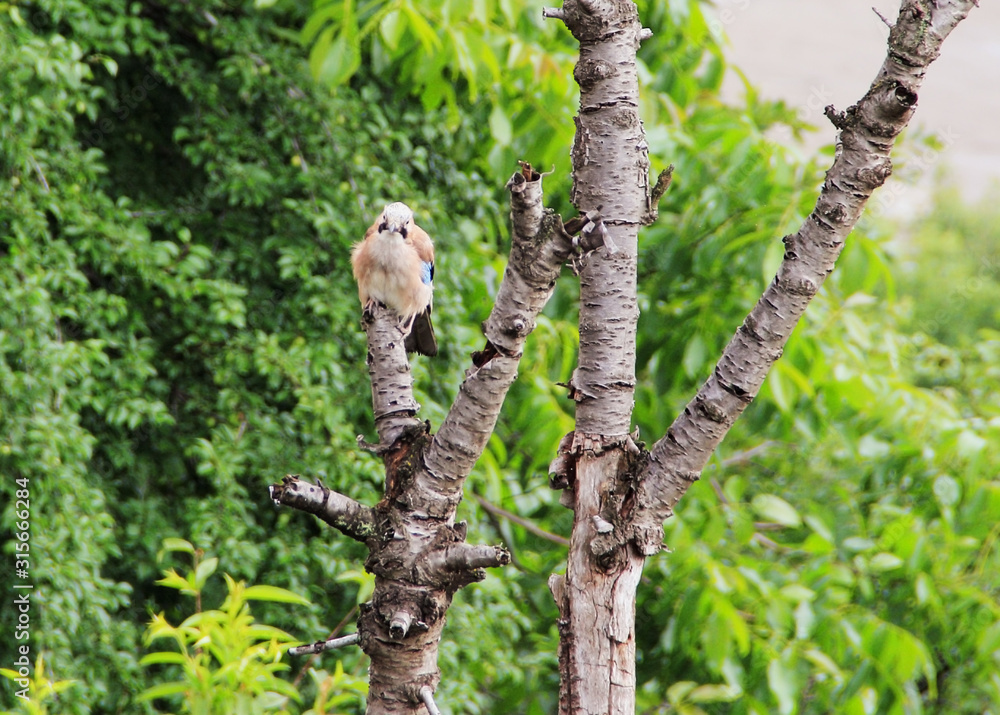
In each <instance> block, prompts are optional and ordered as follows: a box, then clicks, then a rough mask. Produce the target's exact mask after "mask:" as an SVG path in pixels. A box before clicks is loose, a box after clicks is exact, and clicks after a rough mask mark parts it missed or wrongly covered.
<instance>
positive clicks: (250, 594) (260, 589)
mask: <svg viewBox="0 0 1000 715" xmlns="http://www.w3.org/2000/svg"><path fill="white" fill-rule="evenodd" d="M243 597H244V598H246V599H247V600H248V601H274V602H276V603H297V604H299V605H301V606H308V605H310V603H311V602H310V601H309V599H308V598H305V597H303V596H300V595H299V594H297V593H293V592H291V591H289V590H287V589H284V588H279V587H278V586H267V585H261V586H250V587H249V588H247V589H246V590H245V591H244V592H243Z"/></svg>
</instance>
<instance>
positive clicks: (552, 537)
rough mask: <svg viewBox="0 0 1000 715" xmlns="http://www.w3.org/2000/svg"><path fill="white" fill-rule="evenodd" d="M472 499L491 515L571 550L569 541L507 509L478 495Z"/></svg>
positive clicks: (474, 495)
mask: <svg viewBox="0 0 1000 715" xmlns="http://www.w3.org/2000/svg"><path fill="white" fill-rule="evenodd" d="M472 498H473V499H475V501H476V503H477V504H479V506H481V507H482V508H483V509H485V510H486V511H488V512H489V513H490V514H493V515H494V516H499V517H502V518H504V519H506V520H507V521H511V522H513V523H515V524H517V525H518V526H523V527H524V528H525V530H526V531H529V532H530V533H532V534H534V535H535V536H538V537H541V538H543V539H545V540H547V541H551V542H552V543H553V544H559V545H560V546H565V547H566V548H569V539H566V538H563V537H562V536H559V535H557V534H553V533H551V532H548V531H546V530H545V529H543V528H541V527H540V526H537V525H535V524H533V523H532V522H530V521H528V520H527V519H524V518H522V517H520V516H518V515H517V514H511V513H510V512H509V511H507V510H506V509H501V508H500V507H498V506H497V505H496V504H492V503H490V502H488V501H486V500H485V499H483V498H482V497H481V496H479V495H478V494H473V495H472Z"/></svg>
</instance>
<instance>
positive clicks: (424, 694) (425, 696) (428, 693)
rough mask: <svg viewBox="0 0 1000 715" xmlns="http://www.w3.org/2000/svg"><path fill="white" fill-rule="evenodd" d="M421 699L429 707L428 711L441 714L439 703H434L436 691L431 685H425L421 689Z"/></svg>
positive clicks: (431, 714)
mask: <svg viewBox="0 0 1000 715" xmlns="http://www.w3.org/2000/svg"><path fill="white" fill-rule="evenodd" d="M420 701H421V702H422V703H423V704H424V707H425V708H427V712H428V713H429V714H430V715H441V711H440V710H438V707H437V705H436V704H435V703H434V691H433V690H431V686H429V685H425V686H424V687H422V688H421V689H420Z"/></svg>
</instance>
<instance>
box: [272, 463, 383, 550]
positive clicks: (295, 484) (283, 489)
mask: <svg viewBox="0 0 1000 715" xmlns="http://www.w3.org/2000/svg"><path fill="white" fill-rule="evenodd" d="M268 490H269V492H270V495H271V499H272V500H273V501H274V503H275V504H276V505H278V506H290V507H293V508H295V509H298V510H300V511H305V512H308V513H310V514H314V515H315V516H317V517H319V518H320V519H322V520H323V521H325V522H326V523H327V524H329V525H330V526H332V527H334V528H336V529H339V530H340V531H341V532H343V533H344V535H346V536H349V537H351V538H352V539H354V540H355V541H360V542H362V543H365V542H367V541H368V540H369V539H371V538H372V537H373V536H374V535H375V528H376V526H375V510H374V509H372V508H371V507H367V506H364V505H363V504H360V503H359V502H356V501H354V500H353V499H351V498H350V497H347V496H344V495H343V494H338V493H337V492H335V491H332V490H330V489H327V488H326V487H325V486H323V485H319V486H316V485H314V484H310V483H309V482H307V481H304V480H302V479H300V478H299V475H297V474H288V475H286V476H285V478H284V479H282V480H281V484H272V485H271V486H270V487H268Z"/></svg>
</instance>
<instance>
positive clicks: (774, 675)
mask: <svg viewBox="0 0 1000 715" xmlns="http://www.w3.org/2000/svg"><path fill="white" fill-rule="evenodd" d="M767 684H768V687H770V689H771V692H772V693H774V697H775V698H777V699H778V712H779V713H781V715H791V713H793V712H795V703H796V700H797V698H798V692H799V691H798V686H797V685H796V678H795V672H794V671H793V670H792V669H791V668H790V667H789V666H787V665H786V664H785V663H784V660H783V658H774V659H772V660H771V662H770V663H768V664H767Z"/></svg>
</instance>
